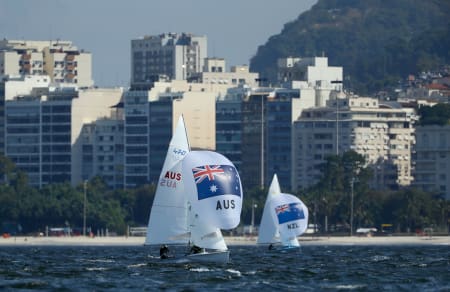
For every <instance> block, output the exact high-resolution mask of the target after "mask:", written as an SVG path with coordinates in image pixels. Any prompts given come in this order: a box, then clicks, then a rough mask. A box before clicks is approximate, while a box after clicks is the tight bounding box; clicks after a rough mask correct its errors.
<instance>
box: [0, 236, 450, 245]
mask: <svg viewBox="0 0 450 292" xmlns="http://www.w3.org/2000/svg"><path fill="white" fill-rule="evenodd" d="M256 239H257V238H256V237H251V236H232V237H231V236H226V237H225V241H226V243H227V244H228V245H229V246H233V245H256ZM144 242H145V237H141V236H129V237H125V236H108V237H93V238H90V237H83V236H72V237H69V236H61V237H45V236H41V237H34V236H17V237H15V236H11V237H8V238H0V247H1V246H66V245H70V246H78V245H79V246H140V245H144ZM299 242H300V244H301V245H305V246H306V245H448V246H450V236H371V237H367V236H352V237H350V236H300V237H299Z"/></svg>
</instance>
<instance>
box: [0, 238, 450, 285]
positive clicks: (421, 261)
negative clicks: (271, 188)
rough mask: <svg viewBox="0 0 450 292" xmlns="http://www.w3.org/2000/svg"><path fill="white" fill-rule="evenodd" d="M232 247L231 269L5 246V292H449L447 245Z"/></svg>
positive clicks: (129, 252) (145, 252)
mask: <svg viewBox="0 0 450 292" xmlns="http://www.w3.org/2000/svg"><path fill="white" fill-rule="evenodd" d="M229 248H230V250H231V262H230V263H228V264H226V265H215V264H200V263H186V262H180V261H177V260H169V261H165V260H160V259H159V258H158V257H157V253H158V248H156V247H148V246H147V247H144V246H133V247H130V246H67V247H64V246H41V247H40V246H33V247H30V246H28V247H14V246H10V247H5V246H4V247H0V290H3V291H5V290H6V291H11V290H21V291H24V290H26V291H29V290H46V291H48V290H62V291H77V290H90V291H94V290H95V291H104V290H114V291H119V290H120V291H132V290H134V291H153V290H167V291H180V290H183V291H211V290H222V291H231V290H232V289H233V290H234V289H239V290H245V291H249V290H250V291H256V290H260V291H273V290H274V289H278V290H280V291H333V290H334V291H335V290H339V291H346V290H349V291H450V248H449V246H448V245H442V246H435V245H430V246H394V247H389V246H323V245H317V246H303V247H302V248H301V249H300V250H298V251H296V252H286V253H280V252H272V251H269V250H267V248H264V247H261V246H248V245H247V246H230V247H229ZM171 251H172V252H179V253H183V252H184V251H185V249H184V248H182V247H175V248H172V250H171ZM239 290H235V291H239Z"/></svg>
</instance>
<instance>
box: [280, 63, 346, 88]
mask: <svg viewBox="0 0 450 292" xmlns="http://www.w3.org/2000/svg"><path fill="white" fill-rule="evenodd" d="M277 65H278V81H279V82H281V83H292V84H294V85H295V83H296V81H304V82H306V83H307V84H308V86H310V87H313V86H315V85H316V83H317V82H318V81H320V82H322V86H324V85H325V84H328V85H330V84H333V89H334V90H340V89H342V78H343V73H342V72H343V69H342V67H335V66H328V58H327V57H312V58H293V57H289V58H280V59H278V63H277ZM291 86H292V85H291Z"/></svg>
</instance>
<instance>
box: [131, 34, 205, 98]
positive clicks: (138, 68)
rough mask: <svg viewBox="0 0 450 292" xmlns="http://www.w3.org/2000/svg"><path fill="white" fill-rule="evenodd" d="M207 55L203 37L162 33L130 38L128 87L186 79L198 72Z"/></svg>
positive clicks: (141, 86)
mask: <svg viewBox="0 0 450 292" xmlns="http://www.w3.org/2000/svg"><path fill="white" fill-rule="evenodd" d="M207 56H208V51H207V39H206V36H195V35H192V34H187V33H181V34H176V33H165V34H160V35H156V36H145V37H143V38H140V39H134V40H132V41H131V87H132V88H141V89H149V88H151V87H152V85H153V82H155V81H159V80H161V79H163V80H164V79H165V80H186V79H189V78H190V77H191V76H192V75H193V74H195V73H199V72H202V70H203V66H204V59H205V58H206V57H207Z"/></svg>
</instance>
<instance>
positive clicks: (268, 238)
mask: <svg viewBox="0 0 450 292" xmlns="http://www.w3.org/2000/svg"><path fill="white" fill-rule="evenodd" d="M280 193H281V189H280V184H279V183H278V177H277V175H276V174H274V175H273V179H272V183H271V184H270V187H269V192H268V194H267V198H266V202H265V204H264V210H263V214H262V218H261V223H260V224H259V231H258V240H257V243H259V244H264V243H276V242H280V238H279V234H278V226H277V225H275V221H274V220H273V217H272V214H271V212H270V210H271V209H270V200H271V199H272V197H273V196H276V195H279V194H280Z"/></svg>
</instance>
